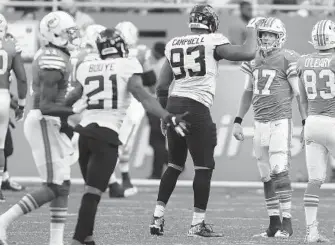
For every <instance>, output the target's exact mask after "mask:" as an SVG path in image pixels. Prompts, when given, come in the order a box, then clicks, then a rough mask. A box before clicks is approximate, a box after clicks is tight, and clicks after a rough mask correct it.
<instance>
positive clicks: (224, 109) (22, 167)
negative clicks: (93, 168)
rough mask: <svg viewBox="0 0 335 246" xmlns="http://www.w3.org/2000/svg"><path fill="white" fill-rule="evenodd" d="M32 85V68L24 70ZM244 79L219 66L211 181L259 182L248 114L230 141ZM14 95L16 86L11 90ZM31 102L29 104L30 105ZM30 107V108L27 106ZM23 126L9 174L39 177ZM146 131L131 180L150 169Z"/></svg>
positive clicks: (296, 154) (300, 167) (297, 158)
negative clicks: (240, 138) (240, 136)
mask: <svg viewBox="0 0 335 246" xmlns="http://www.w3.org/2000/svg"><path fill="white" fill-rule="evenodd" d="M26 69H27V73H28V76H29V78H30V81H31V66H30V65H27V66H26ZM244 82H245V77H244V74H243V73H242V72H241V71H239V69H238V67H236V66H220V76H219V79H218V83H217V90H216V93H217V94H216V97H215V103H214V106H213V107H212V110H211V111H212V114H213V118H214V121H215V122H216V125H217V130H218V145H217V147H216V149H215V160H216V170H215V172H214V176H213V177H214V179H213V180H214V181H259V175H258V171H257V166H256V161H255V158H254V157H253V151H252V137H253V123H252V122H253V121H252V112H251V111H250V112H249V113H248V114H247V116H246V118H245V120H244V121H243V126H244V133H245V136H246V139H245V140H244V142H242V143H241V142H238V141H236V140H235V139H234V138H233V137H232V135H231V134H232V133H231V131H232V122H233V119H234V117H235V113H236V111H237V107H238V105H239V100H240V96H241V94H242V92H243V87H244ZM12 90H13V92H14V93H15V91H16V88H15V83H14V86H13V87H12ZM30 103H31V100H28V105H30ZM293 105H294V123H295V127H294V138H293V142H292V157H293V158H292V163H291V170H292V173H291V176H292V180H293V181H296V180H297V178H298V177H299V176H301V175H302V176H306V167H305V161H304V153H303V151H302V148H301V144H300V141H299V135H300V131H301V119H300V116H299V113H298V110H297V107H296V102H295V101H294V102H293ZM28 107H29V106H28ZM22 125H23V123H22V122H18V123H17V128H16V129H15V130H14V131H13V138H14V144H15V150H14V154H13V156H12V157H10V159H9V165H10V168H9V169H10V172H11V174H12V175H13V176H23V177H27V176H38V174H37V171H36V168H35V165H34V162H33V159H32V155H31V151H30V147H29V145H28V143H27V141H26V139H25V137H24V135H23V129H22ZM148 134H149V128H148V124H147V123H146V120H144V121H143V124H142V131H141V132H140V133H139V136H138V137H137V139H136V144H135V151H134V154H133V156H132V161H131V173H132V177H134V178H146V177H148V176H149V174H150V170H151V167H152V149H151V148H150V146H149V144H148ZM72 170H73V177H74V178H80V172H79V167H78V165H74V166H73V169H72ZM193 174H194V172H193V164H192V160H191V158H190V157H189V158H188V160H187V165H186V170H185V171H184V172H183V174H182V177H181V178H182V179H186V180H189V179H192V178H193Z"/></svg>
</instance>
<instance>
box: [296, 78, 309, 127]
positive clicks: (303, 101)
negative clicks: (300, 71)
mask: <svg viewBox="0 0 335 246" xmlns="http://www.w3.org/2000/svg"><path fill="white" fill-rule="evenodd" d="M298 86H299V97H297V100H299V102H298V105H299V111H300V115H301V119H302V120H305V119H306V118H307V116H308V97H307V93H306V89H305V86H304V84H303V82H302V81H301V80H300V79H298ZM303 125H304V123H303Z"/></svg>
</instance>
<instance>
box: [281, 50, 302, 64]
mask: <svg viewBox="0 0 335 246" xmlns="http://www.w3.org/2000/svg"><path fill="white" fill-rule="evenodd" d="M283 53H284V57H285V59H286V60H288V61H290V62H292V61H297V60H298V59H299V57H300V55H299V54H298V53H297V52H296V51H294V50H288V49H284V50H283Z"/></svg>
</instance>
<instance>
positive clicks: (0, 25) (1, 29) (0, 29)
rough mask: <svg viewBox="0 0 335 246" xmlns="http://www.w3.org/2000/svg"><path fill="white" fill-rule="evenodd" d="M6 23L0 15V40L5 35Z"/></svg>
mask: <svg viewBox="0 0 335 246" xmlns="http://www.w3.org/2000/svg"><path fill="white" fill-rule="evenodd" d="M7 28H8V23H7V20H6V18H5V17H4V16H3V15H2V14H0V40H2V39H3V38H4V37H5V36H6V33H7Z"/></svg>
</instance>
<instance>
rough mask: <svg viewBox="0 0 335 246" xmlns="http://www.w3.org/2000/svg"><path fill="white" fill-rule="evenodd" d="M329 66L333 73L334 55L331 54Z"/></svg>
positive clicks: (334, 65)
mask: <svg viewBox="0 0 335 246" xmlns="http://www.w3.org/2000/svg"><path fill="white" fill-rule="evenodd" d="M329 68H330V69H331V70H332V71H333V72H334V73H335V55H333V56H332V59H331V61H330V64H329Z"/></svg>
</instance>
